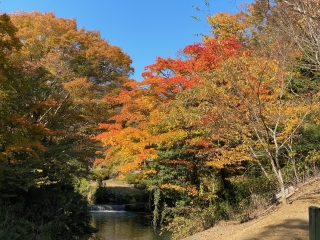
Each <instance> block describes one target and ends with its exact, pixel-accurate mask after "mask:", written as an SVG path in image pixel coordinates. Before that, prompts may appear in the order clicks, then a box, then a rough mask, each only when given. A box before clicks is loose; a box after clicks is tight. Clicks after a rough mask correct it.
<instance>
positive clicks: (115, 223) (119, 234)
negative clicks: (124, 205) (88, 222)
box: [91, 211, 168, 240]
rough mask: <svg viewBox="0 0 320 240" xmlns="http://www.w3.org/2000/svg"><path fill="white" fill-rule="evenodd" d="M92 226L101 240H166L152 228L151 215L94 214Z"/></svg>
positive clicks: (120, 212) (132, 213)
mask: <svg viewBox="0 0 320 240" xmlns="http://www.w3.org/2000/svg"><path fill="white" fill-rule="evenodd" d="M91 214H92V226H93V227H95V228H98V229H99V232H97V233H95V234H94V236H95V237H96V238H97V239H99V240H105V239H108V240H164V239H168V238H164V237H160V236H159V235H158V234H159V232H158V231H154V230H153V228H152V227H151V218H150V215H147V214H140V213H135V212H125V211H107V212H92V213H91Z"/></svg>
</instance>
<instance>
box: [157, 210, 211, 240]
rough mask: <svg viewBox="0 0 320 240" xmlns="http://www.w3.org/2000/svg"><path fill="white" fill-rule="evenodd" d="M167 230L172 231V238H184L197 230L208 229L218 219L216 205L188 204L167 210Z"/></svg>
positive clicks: (165, 228)
mask: <svg viewBox="0 0 320 240" xmlns="http://www.w3.org/2000/svg"><path fill="white" fill-rule="evenodd" d="M166 215H167V216H166V217H165V219H166V221H167V222H166V225H165V227H164V228H163V230H165V231H169V232H171V233H172V239H183V238H185V237H188V236H190V235H193V234H195V233H197V232H200V231H204V230H205V229H208V228H210V227H212V226H214V224H215V223H216V221H217V217H216V209H215V207H214V206H211V207H206V208H201V207H199V206H192V205H189V206H186V207H178V208H170V209H167V210H166Z"/></svg>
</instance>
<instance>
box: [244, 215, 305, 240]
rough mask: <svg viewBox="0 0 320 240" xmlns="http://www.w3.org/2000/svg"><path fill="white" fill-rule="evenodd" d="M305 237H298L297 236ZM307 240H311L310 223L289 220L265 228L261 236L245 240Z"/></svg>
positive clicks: (257, 235) (255, 235) (253, 236)
mask: <svg viewBox="0 0 320 240" xmlns="http://www.w3.org/2000/svg"><path fill="white" fill-rule="evenodd" d="M303 235H304V236H305V237H297V236H303ZM258 239H259V240H260V239H269V240H271V239H272V240H307V239H309V222H308V221H305V220H301V219H287V220H284V221H282V222H281V223H279V224H272V225H268V226H265V227H264V228H263V230H262V232H260V233H259V234H254V235H252V236H250V238H245V239H243V240H258Z"/></svg>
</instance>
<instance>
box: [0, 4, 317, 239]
mask: <svg viewBox="0 0 320 240" xmlns="http://www.w3.org/2000/svg"><path fill="white" fill-rule="evenodd" d="M205 2H206V3H207V6H208V5H209V4H208V1H205ZM319 9H320V3H319V1H318V0H304V1H302V0H290V1H287V0H274V1H271V0H256V1H255V2H253V3H252V4H248V5H246V6H244V7H243V9H242V10H241V11H239V12H238V13H235V14H231V13H223V12H222V13H218V14H215V15H212V16H206V17H207V19H206V20H207V24H208V25H209V26H210V29H211V32H210V33H207V34H203V38H202V42H201V43H196V44H192V45H188V46H186V47H185V48H184V49H182V50H181V51H180V52H179V56H178V57H177V58H160V57H158V58H157V59H156V60H155V63H153V64H150V65H149V66H146V71H145V72H144V73H143V80H142V81H141V82H139V81H135V80H133V79H130V75H131V74H132V73H133V71H134V70H133V68H132V67H131V59H130V57H129V56H128V55H127V54H125V53H124V52H123V51H122V50H121V48H119V47H117V46H111V45H110V44H109V43H108V42H107V41H106V40H104V39H103V38H102V37H101V36H100V34H99V32H97V31H89V30H86V29H84V28H80V29H78V28H77V25H76V21H75V20H70V19H63V18H57V17H56V16H55V15H54V14H53V13H44V14H42V13H39V12H31V13H25V12H20V13H15V14H10V15H7V14H3V15H1V16H0V18H1V19H0V29H1V36H0V55H1V58H0V99H1V105H0V109H1V111H0V114H1V117H0V238H1V239H22V238H23V239H79V238H80V237H82V236H83V235H85V234H86V233H90V231H91V227H90V215H89V213H88V209H87V204H88V198H87V194H88V192H87V189H88V187H87V186H88V183H89V181H90V180H91V181H97V182H99V183H101V181H102V180H105V179H109V178H117V179H124V180H127V181H130V182H131V183H135V184H136V185H139V186H140V187H141V186H143V188H144V189H145V191H148V192H149V193H150V199H149V201H150V205H151V206H152V211H153V225H154V226H161V227H162V229H163V230H164V231H170V232H171V233H172V237H173V238H176V239H181V238H182V237H186V236H188V235H191V234H193V233H195V232H198V231H202V230H204V229H206V228H209V227H212V226H213V225H214V224H215V223H216V222H218V221H219V220H222V219H223V220H231V219H241V220H242V221H247V220H249V219H250V218H252V217H253V216H254V214H255V212H257V211H259V210H261V209H263V208H265V207H267V206H268V205H269V204H271V203H272V201H279V202H281V203H282V204H284V205H285V204H286V203H287V199H286V194H285V190H286V188H287V187H288V186H290V185H292V184H294V183H297V182H300V181H302V180H301V179H302V178H304V177H305V176H306V175H312V174H316V173H317V172H318V171H319V170H318V165H319V160H320V145H319V142H320V121H319V113H320V104H319V101H320V88H319V87H320V82H319V78H320V60H319V59H320V15H319ZM199 10H200V9H199ZM177 50H178V49H177ZM84 185H85V186H86V187H84ZM276 193H281V194H280V195H281V197H279V198H278V199H276V197H275V194H276Z"/></svg>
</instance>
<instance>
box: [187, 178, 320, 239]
mask: <svg viewBox="0 0 320 240" xmlns="http://www.w3.org/2000/svg"><path fill="white" fill-rule="evenodd" d="M319 190H320V179H319V178H317V179H314V180H312V181H310V182H309V183H308V184H305V185H303V186H302V185H301V186H299V187H298V189H297V190H296V193H295V194H294V195H293V196H292V197H291V198H290V199H289V202H290V204H288V205H286V206H281V205H279V206H278V207H274V208H273V210H272V211H271V212H269V213H268V214H266V215H264V216H260V217H258V218H257V219H254V220H252V221H249V222H246V223H242V224H239V223H234V224H232V223H230V222H224V223H219V224H218V225H216V226H214V227H213V228H210V229H208V230H206V231H204V232H200V233H197V234H195V235H193V236H191V237H188V238H185V240H258V239H259V240H261V239H263V240H265V239H266V240H308V239H309V213H308V209H309V206H317V207H320V194H319Z"/></svg>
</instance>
